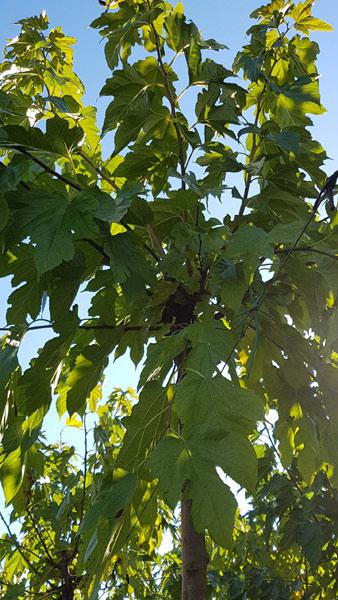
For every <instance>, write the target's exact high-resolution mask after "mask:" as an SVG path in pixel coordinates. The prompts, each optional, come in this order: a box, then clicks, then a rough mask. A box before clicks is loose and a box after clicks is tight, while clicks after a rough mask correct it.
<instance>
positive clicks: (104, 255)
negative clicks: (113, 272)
mask: <svg viewBox="0 0 338 600" xmlns="http://www.w3.org/2000/svg"><path fill="white" fill-rule="evenodd" d="M82 241H83V242H87V244H90V245H91V246H92V247H93V248H95V250H97V251H98V252H99V254H101V256H103V258H105V260H106V264H108V265H109V264H110V257H109V255H108V254H107V253H106V252H105V251H104V250H103V248H102V246H100V245H99V244H97V243H96V242H94V240H90V239H89V238H83V239H82Z"/></svg>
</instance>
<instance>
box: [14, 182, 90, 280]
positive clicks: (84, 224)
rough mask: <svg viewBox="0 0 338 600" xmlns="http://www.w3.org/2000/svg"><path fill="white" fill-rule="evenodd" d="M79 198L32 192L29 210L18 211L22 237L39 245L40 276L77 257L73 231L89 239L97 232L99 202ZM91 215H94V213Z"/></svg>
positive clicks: (28, 200) (29, 195) (36, 254)
mask: <svg viewBox="0 0 338 600" xmlns="http://www.w3.org/2000/svg"><path fill="white" fill-rule="evenodd" d="M85 198H86V201H85V202H84V198H83V197H82V196H81V195H79V196H78V197H76V198H75V199H74V201H73V202H69V200H67V198H66V197H65V196H62V195H61V194H56V193H50V192H47V191H46V192H34V193H33V192H29V193H27V194H26V197H25V204H26V208H23V209H21V210H19V211H18V212H17V227H18V230H19V231H20V233H21V235H22V236H23V237H26V236H30V237H31V239H32V241H33V242H34V243H35V244H36V247H35V255H34V258H35V263H36V268H37V271H38V274H39V275H42V274H43V273H45V272H46V271H50V270H51V269H53V268H54V267H56V266H58V265H59V264H61V263H62V261H67V260H71V259H72V258H73V256H74V244H73V231H74V230H75V232H76V233H77V234H78V235H80V236H86V235H88V236H89V237H90V236H91V235H92V233H93V231H96V229H95V225H94V223H93V220H92V218H93V216H94V214H93V212H94V209H95V207H96V201H95V200H94V199H93V198H92V197H89V196H88V195H86V196H85ZM91 212H92V214H91Z"/></svg>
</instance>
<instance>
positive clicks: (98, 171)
mask: <svg viewBox="0 0 338 600" xmlns="http://www.w3.org/2000/svg"><path fill="white" fill-rule="evenodd" d="M76 152H77V154H79V155H80V156H82V158H83V159H84V160H85V161H86V162H87V163H88V164H89V165H90V166H91V167H92V169H94V171H96V173H97V174H98V175H100V177H102V179H104V180H105V181H106V182H107V183H109V185H111V186H112V188H113V189H114V190H115V192H119V188H118V186H117V185H116V183H115V182H114V181H112V180H111V179H110V177H108V175H106V174H105V173H104V172H103V171H102V169H101V168H100V167H99V166H98V165H96V164H95V163H94V161H93V160H92V159H91V158H90V157H89V156H87V154H86V153H85V152H83V150H81V149H80V148H77V150H76Z"/></svg>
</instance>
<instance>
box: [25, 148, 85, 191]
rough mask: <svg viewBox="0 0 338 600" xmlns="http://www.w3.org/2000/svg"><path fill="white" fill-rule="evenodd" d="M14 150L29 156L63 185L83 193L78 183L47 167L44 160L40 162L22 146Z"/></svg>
mask: <svg viewBox="0 0 338 600" xmlns="http://www.w3.org/2000/svg"><path fill="white" fill-rule="evenodd" d="M13 148H14V150H17V151H18V152H21V154H24V155H25V156H28V157H29V158H30V159H31V160H32V161H33V162H35V163H36V164H37V165H39V166H40V167H42V169H44V171H46V173H49V174H50V175H53V177H57V178H58V179H60V181H63V183H66V184H67V185H69V186H71V187H72V188H74V189H75V190H78V192H80V191H81V188H80V186H79V185H78V184H77V183H74V182H73V181H71V180H70V179H67V177H64V175H62V174H61V173H58V172H57V171H55V170H54V169H52V168H51V167H49V166H48V165H46V163H44V162H42V160H40V159H39V158H37V157H36V156H34V155H33V154H31V153H30V152H28V150H25V148H21V146H13Z"/></svg>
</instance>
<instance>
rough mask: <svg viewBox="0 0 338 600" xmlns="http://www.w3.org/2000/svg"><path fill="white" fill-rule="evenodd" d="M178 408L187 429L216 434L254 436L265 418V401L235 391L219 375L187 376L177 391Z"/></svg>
mask: <svg viewBox="0 0 338 600" xmlns="http://www.w3.org/2000/svg"><path fill="white" fill-rule="evenodd" d="M175 405H176V407H177V411H178V414H179V416H180V418H181V419H182V421H183V423H184V425H185V427H186V428H188V429H189V431H191V430H192V429H193V428H194V427H201V426H203V427H204V428H205V431H206V432H208V433H210V434H214V433H225V432H231V431H233V432H238V433H241V434H244V435H247V434H248V433H251V432H252V430H253V429H254V427H255V425H256V422H257V421H258V420H259V419H261V418H262V417H263V414H264V405H263V402H262V400H261V399H260V398H259V397H258V396H257V395H256V394H255V393H254V392H252V391H251V390H247V389H244V388H240V387H236V386H235V385H233V384H232V383H231V382H230V381H228V380H227V379H225V378H224V377H222V376H221V375H216V376H215V377H211V376H209V377H206V376H203V375H200V374H199V373H188V374H187V375H186V376H185V377H184V379H183V381H182V382H181V383H180V384H179V385H178V387H177V393H176V396H175Z"/></svg>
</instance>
